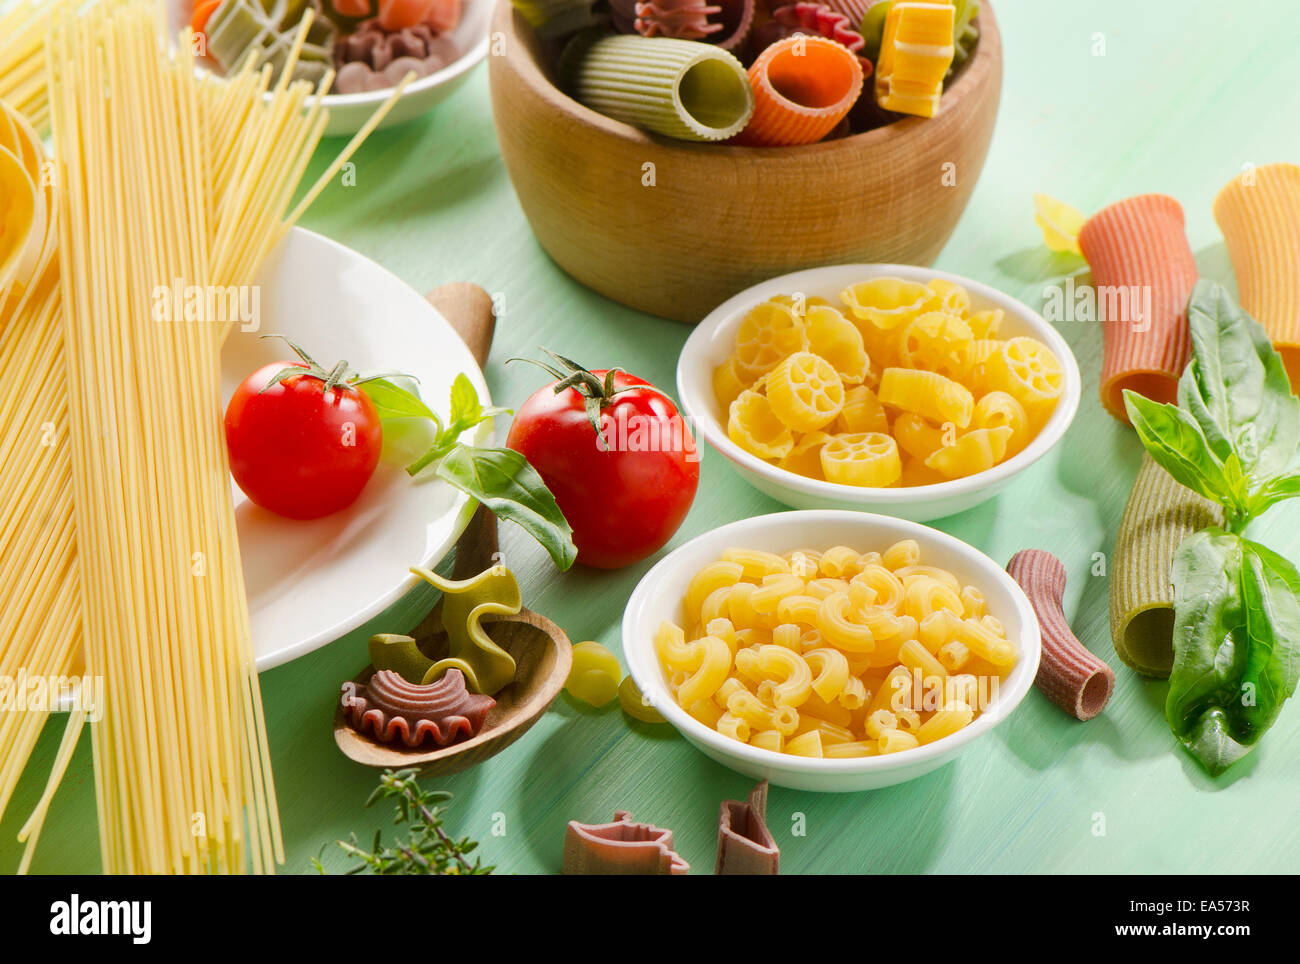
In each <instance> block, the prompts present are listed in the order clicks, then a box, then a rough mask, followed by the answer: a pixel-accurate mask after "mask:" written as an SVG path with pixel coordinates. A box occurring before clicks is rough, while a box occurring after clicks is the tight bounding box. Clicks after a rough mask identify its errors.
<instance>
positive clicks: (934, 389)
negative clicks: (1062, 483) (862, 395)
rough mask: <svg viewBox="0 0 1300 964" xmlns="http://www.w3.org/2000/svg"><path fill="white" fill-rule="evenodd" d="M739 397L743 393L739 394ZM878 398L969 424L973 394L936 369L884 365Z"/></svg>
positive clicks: (937, 419) (926, 414) (963, 425)
mask: <svg viewBox="0 0 1300 964" xmlns="http://www.w3.org/2000/svg"><path fill="white" fill-rule="evenodd" d="M742 397H743V396H742ZM880 400H881V401H882V402H884V403H885V404H886V405H892V406H893V407H894V408H901V409H902V410H903V411H905V412H912V413H914V414H916V415H920V416H922V417H924V418H928V419H930V420H931V421H934V422H939V423H943V422H952V423H953V424H954V425H956V426H957V427H958V428H966V427H967V426H968V425H969V424H970V418H971V413H972V412H973V411H974V409H975V398H974V397H973V396H972V395H971V392H970V389H969V388H967V387H966V386H965V385H962V384H960V383H959V382H955V381H953V380H952V379H951V378H945V377H944V376H943V375H940V374H939V373H938V372H927V371H918V370H916V369H910V368H886V369H885V371H884V372H883V373H882V374H881V376H880Z"/></svg>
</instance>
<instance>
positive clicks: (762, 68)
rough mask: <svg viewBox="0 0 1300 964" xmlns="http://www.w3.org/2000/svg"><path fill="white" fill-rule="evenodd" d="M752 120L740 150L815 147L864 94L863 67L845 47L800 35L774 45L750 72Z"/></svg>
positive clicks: (762, 54)
mask: <svg viewBox="0 0 1300 964" xmlns="http://www.w3.org/2000/svg"><path fill="white" fill-rule="evenodd" d="M749 82H750V84H752V85H753V87H754V116H753V117H752V118H751V119H750V121H749V126H748V127H746V128H745V129H744V130H743V131H741V133H740V136H739V137H737V138H736V143H738V144H748V145H752V146H755V147H780V146H784V145H793V144H812V143H814V142H816V141H819V140H821V139H822V138H823V137H825V136H826V135H827V134H829V133H830V132H831V130H832V129H833V128H834V127H835V125H836V124H838V123H839V122H840V121H842V120H843V119H844V117H845V115H846V114H848V112H849V108H850V107H852V106H853V104H854V102H855V101H856V100H857V99H858V96H859V95H860V94H861V93H862V82H863V79H862V65H861V64H859V63H858V58H857V57H855V56H854V55H853V52H852V51H851V50H849V49H848V48H847V47H845V46H843V45H842V44H838V43H836V42H835V41H833V40H827V39H825V38H823V37H806V36H803V35H802V34H796V35H795V36H793V37H787V38H786V39H785V40H779V41H777V42H776V43H774V44H772V45H771V46H770V47H768V48H767V49H766V50H764V51H763V52H762V53H761V54H759V55H758V59H757V60H755V61H754V64H753V66H752V67H750V68H749Z"/></svg>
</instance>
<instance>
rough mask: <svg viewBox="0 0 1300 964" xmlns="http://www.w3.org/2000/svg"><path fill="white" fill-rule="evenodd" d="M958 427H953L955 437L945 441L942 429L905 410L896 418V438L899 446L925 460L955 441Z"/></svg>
mask: <svg viewBox="0 0 1300 964" xmlns="http://www.w3.org/2000/svg"><path fill="white" fill-rule="evenodd" d="M956 431H957V430H956V427H955V426H953V427H952V429H951V432H952V435H953V437H952V438H951V439H949V440H947V441H945V435H944V432H943V430H942V429H938V428H935V427H934V426H933V425H931V424H930V423H929V421H927V420H926V419H924V418H922V417H921V416H920V415H916V414H914V413H912V412H904V413H903V414H902V415H900V416H898V418H896V419H894V438H895V440H897V442H898V447H899V448H900V449H902V450H903V451H904V452H906V453H907V454H908V455H909V456H911V457H912V458H913V459H920V460H921V461H923V462H924V460H925V459H928V458H929V457H930V456H931V455H933V454H934V453H935V452H937V451H939V449H941V448H943V447H944V445H945V444H950V443H951V442H955V441H956V440H957V438H956Z"/></svg>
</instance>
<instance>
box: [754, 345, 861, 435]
mask: <svg viewBox="0 0 1300 964" xmlns="http://www.w3.org/2000/svg"><path fill="white" fill-rule="evenodd" d="M767 399H768V402H769V403H770V404H771V406H772V411H773V413H774V414H775V415H776V417H777V418H779V419H780V420H781V421H782V422H783V423H784V424H785V425H786V426H787V427H788V428H790V429H793V430H794V431H796V432H814V431H816V430H817V429H820V428H825V427H826V426H827V425H829V424H830V423H831V422H833V421H835V417H836V416H837V415H839V414H840V409H841V408H843V407H844V382H843V381H842V380H841V379H840V376H839V373H838V372H837V371H836V370H835V368H834V366H832V365H831V363H830V362H828V361H827V360H826V359H824V358H822V357H820V356H818V355H814V354H813V353H812V352H807V351H801V352H795V353H794V354H793V355H790V356H788V357H787V358H786V359H785V360H784V361H782V362H781V363H780V364H779V365H777V366H776V367H775V368H773V369H772V370H771V372H769V373H768V376H767Z"/></svg>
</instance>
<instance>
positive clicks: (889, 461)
mask: <svg viewBox="0 0 1300 964" xmlns="http://www.w3.org/2000/svg"><path fill="white" fill-rule="evenodd" d="M821 460H822V474H823V475H824V476H825V477H826V481H828V482H837V483H840V484H841V485H860V486H867V487H871V488H883V487H885V486H889V485H893V484H894V483H895V482H897V481H898V477H899V475H901V474H902V471H903V466H902V463H901V462H900V460H899V457H898V445H897V443H895V442H894V440H893V439H892V438H891V437H890V436H888V435H885V434H883V433H881V432H863V433H854V434H850V435H836V436H834V437H832V438H831V440H830V441H829V442H827V443H826V444H825V445H823V446H822V449H821Z"/></svg>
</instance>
